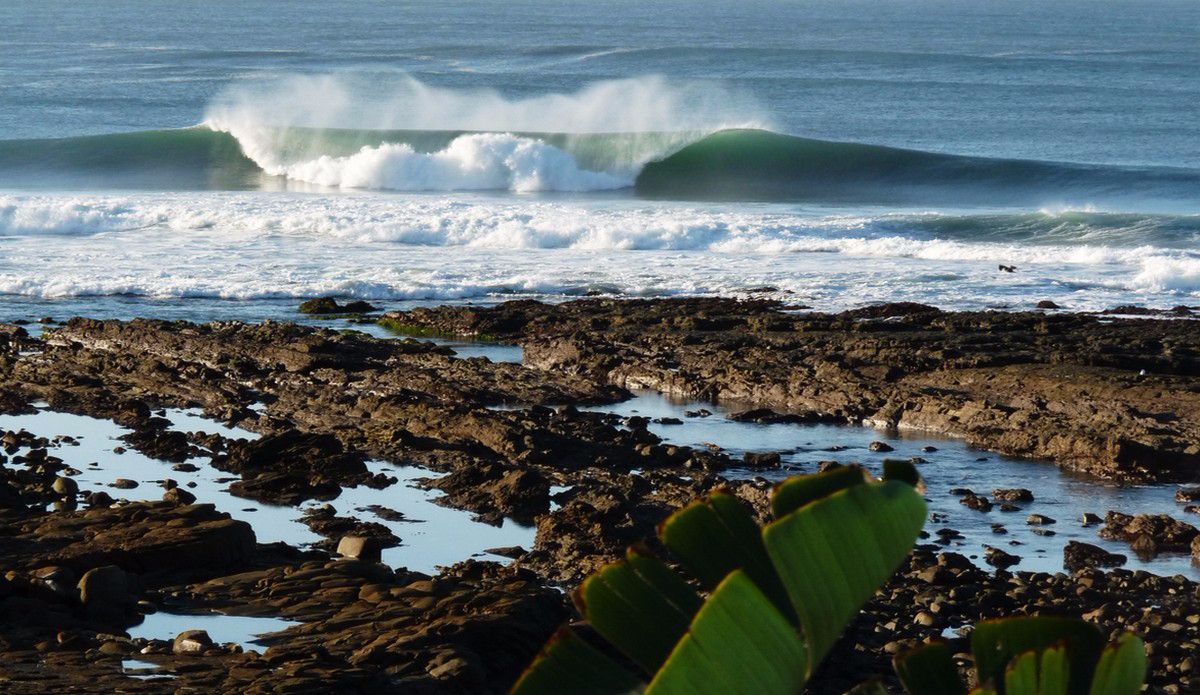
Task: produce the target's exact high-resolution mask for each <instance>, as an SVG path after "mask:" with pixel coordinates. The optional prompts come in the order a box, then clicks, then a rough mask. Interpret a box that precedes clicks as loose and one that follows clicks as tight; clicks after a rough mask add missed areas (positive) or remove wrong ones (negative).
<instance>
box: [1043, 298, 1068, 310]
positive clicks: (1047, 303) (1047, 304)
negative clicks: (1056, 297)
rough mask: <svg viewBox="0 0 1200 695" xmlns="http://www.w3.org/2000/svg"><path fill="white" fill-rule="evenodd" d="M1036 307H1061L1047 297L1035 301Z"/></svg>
mask: <svg viewBox="0 0 1200 695" xmlns="http://www.w3.org/2000/svg"><path fill="white" fill-rule="evenodd" d="M1037 308H1039V309H1061V308H1062V307H1060V306H1059V305H1057V304H1055V303H1054V302H1052V301H1050V300H1049V299H1043V300H1042V301H1040V302H1038V303H1037Z"/></svg>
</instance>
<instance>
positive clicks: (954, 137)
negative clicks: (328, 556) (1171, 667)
mask: <svg viewBox="0 0 1200 695" xmlns="http://www.w3.org/2000/svg"><path fill="white" fill-rule="evenodd" d="M618 4H619V5H621V6H620V8H619V9H620V10H621V11H619V12H613V13H601V12H600V11H599V10H598V9H594V8H593V9H580V8H576V10H577V11H574V10H573V11H572V13H566V12H563V13H559V12H555V11H552V10H551V7H552V6H551V5H550V4H546V3H537V2H534V3H532V5H531V7H536V9H537V11H538V12H540V13H542V15H543V20H544V21H541V22H539V23H520V22H513V21H511V19H512V17H509V16H504V17H502V16H501V15H499V14H497V13H498V12H499V10H498V9H496V8H491V7H490V6H486V5H480V4H476V3H465V4H464V5H463V6H462V7H457V8H450V9H447V8H439V7H434V6H433V5H432V4H431V5H428V6H427V5H425V4H424V3H417V4H416V5H415V6H414V8H412V10H411V12H409V13H408V14H407V15H404V16H400V15H398V14H397V12H396V11H394V10H392V9H391V8H390V7H389V6H388V5H387V4H386V3H382V2H380V3H375V2H367V3H363V5H362V7H361V8H359V9H360V11H361V12H360V14H359V15H358V16H356V17H344V16H340V15H335V13H332V11H331V10H330V9H329V8H327V7H325V6H323V5H320V4H319V3H307V2H305V3H301V5H302V6H303V7H301V8H299V9H301V10H303V11H302V12H298V13H296V16H291V15H288V16H281V17H279V18H278V19H277V22H276V23H274V24H272V25H270V26H267V25H263V24H262V23H261V22H257V23H248V24H245V25H241V24H236V23H235V28H234V29H233V30H231V31H226V30H225V28H226V27H224V26H223V27H220V28H219V27H216V26H214V25H211V24H206V23H200V24H197V25H195V26H196V27H197V28H196V30H195V31H193V32H190V33H189V32H185V31H182V29H181V28H180V27H179V26H178V24H177V23H174V22H166V21H159V20H156V19H155V17H156V16H158V15H157V14H156V12H157V10H155V9H154V8H153V6H152V4H151V3H149V2H148V1H144V0H137V1H135V2H132V3H130V5H129V6H128V7H124V8H123V9H121V8H118V9H114V10H113V11H112V14H111V15H106V16H104V17H103V18H100V19H97V18H96V17H94V16H91V17H89V16H88V15H87V13H86V12H85V11H83V10H78V11H73V12H68V13H67V15H66V16H65V17H64V18H62V21H60V22H58V23H55V24H53V25H52V24H50V23H48V22H46V21H45V20H44V18H41V17H39V16H37V15H36V14H35V13H34V12H33V11H32V10H31V9H29V8H24V9H23V8H20V7H5V8H3V9H0V19H2V20H7V21H8V22H9V25H11V26H22V27H24V28H25V34H23V35H22V36H23V37H24V38H22V39H20V40H18V41H16V42H14V43H13V45H12V46H11V47H10V48H11V50H8V51H6V57H5V58H4V61H5V63H6V64H5V65H4V66H3V67H5V68H6V69H5V70H4V71H0V88H4V91H5V94H6V100H5V103H4V105H3V106H0V319H4V320H8V319H15V318H31V317H36V316H41V315H55V316H59V317H66V316H68V315H74V314H85V315H95V316H117V317H129V316H136V315H161V316H165V317H171V318H190V319H207V318H243V319H249V320H254V319H259V318H288V317H290V316H291V315H292V311H293V309H294V305H295V304H296V303H298V301H301V300H303V299H305V298H310V297H315V296H323V295H328V294H333V295H338V296H343V297H354V298H362V299H370V300H376V301H381V302H391V303H392V305H395V306H411V305H414V304H420V303H437V302H446V301H452V302H467V301H469V302H485V303H486V302H495V301H501V300H504V299H509V298H515V297H532V298H537V299H543V300H548V301H560V300H563V299H568V298H574V297H579V296H595V295H600V296H636V297H649V296H675V295H714V294H716V295H733V296H751V295H753V296H771V297H776V298H780V299H783V300H785V301H787V302H789V303H791V304H793V305H796V306H806V307H812V308H814V309H818V310H837V309H845V308H853V307H857V306H862V305H864V304H869V303H874V302H881V301H919V302H925V303H929V304H934V305H937V306H941V307H944V308H948V309H953V308H960V309H967V308H969V309H979V308H994V309H1009V310H1015V309H1028V308H1031V307H1033V306H1034V305H1035V304H1036V303H1038V302H1039V301H1042V300H1050V301H1053V302H1055V303H1057V304H1059V305H1061V306H1064V307H1068V308H1071V309H1080V310H1100V309H1104V308H1110V307H1115V306H1122V305H1144V306H1153V307H1160V308H1170V307H1173V306H1176V305H1190V306H1196V305H1200V250H1198V249H1200V153H1198V152H1197V150H1196V148H1195V143H1196V142H1198V141H1200V132H1198V131H1200V124H1197V122H1196V119H1194V118H1190V119H1189V118H1187V117H1186V114H1187V113H1194V106H1193V105H1194V103H1196V101H1195V100H1196V98H1197V97H1198V96H1200V95H1198V94H1197V93H1196V92H1197V87H1196V85H1195V82H1194V80H1192V79H1189V75H1190V74H1191V70H1190V69H1189V67H1188V66H1189V65H1190V66H1192V67H1194V65H1195V64H1196V60H1198V59H1200V52H1198V50H1200V49H1197V45H1200V43H1197V42H1196V41H1193V39H1195V38H1198V37H1196V36H1195V33H1196V32H1195V31H1191V30H1189V29H1188V28H1187V27H1188V24H1187V22H1184V21H1180V17H1181V13H1182V15H1187V16H1190V15H1189V14H1188V13H1191V14H1195V13H1196V10H1195V9H1194V8H1193V7H1192V6H1190V5H1187V4H1182V3H1178V2H1173V1H1172V0H1158V1H1157V2H1153V3H1150V5H1148V6H1147V8H1148V9H1146V10H1145V11H1141V12H1136V13H1135V12H1132V10H1129V9H1128V8H1123V7H1122V6H1114V7H1112V8H1108V10H1106V11H1107V12H1108V13H1109V15H1106V16H1110V18H1111V16H1122V17H1125V20H1126V21H1125V22H1124V24H1123V25H1121V26H1122V31H1121V32H1120V33H1119V34H1113V33H1112V32H1114V31H1115V29H1114V25H1112V24H1110V23H1099V22H1093V23H1092V24H1088V22H1089V21H1092V20H1091V19H1090V17H1091V14H1090V13H1089V12H1090V11H1089V10H1088V5H1087V4H1086V3H1074V2H1065V3H1062V4H1061V5H1057V6H1056V7H1054V8H1044V7H1041V6H1040V5H1037V4H1035V3H1028V2H1024V1H1023V0H1013V2H1011V3H1006V4H1005V5H1004V7H1003V8H1000V9H998V10H996V12H994V13H992V14H986V13H981V12H980V11H979V10H978V9H975V8H969V7H960V6H958V5H947V4H945V3H940V2H935V1H934V0H921V1H912V2H906V3H901V4H902V5H903V6H904V7H903V10H904V12H900V11H899V9H895V10H880V9H879V8H874V10H873V12H872V13H865V12H864V8H863V7H860V6H858V5H856V4H855V3H851V4H849V5H841V4H839V5H837V6H835V5H833V4H822V3H818V4H817V5H816V6H814V7H812V8H809V12H808V13H807V14H804V15H803V16H802V15H800V14H797V13H798V12H799V9H798V8H795V7H790V6H776V5H774V4H770V5H767V4H755V3H751V5H748V6H747V7H748V8H750V9H752V10H753V11H746V12H742V13H737V12H732V11H730V10H720V9H716V8H706V9H705V10H703V11H700V10H695V9H691V10H689V12H688V13H685V14H686V16H687V17H688V18H687V19H682V20H680V22H679V24H678V25H677V26H674V27H672V28H670V29H665V30H663V29H662V28H661V27H660V30H658V31H649V30H648V28H647V27H646V26H645V25H644V24H645V21H646V19H647V18H646V17H644V16H642V10H640V9H637V8H636V7H635V6H634V5H629V6H625V5H622V4H620V3H618ZM689 7H690V6H689ZM680 9H682V8H680ZM229 11H230V12H231V13H233V14H235V15H237V14H238V13H247V16H246V19H247V22H249V20H250V18H251V10H248V9H238V8H230V10H229ZM305 12H307V13H308V14H307V15H305V14H304V13H305ZM730 12H732V14H730ZM123 13H124V14H123ZM139 13H141V14H140V15H139ZM447 13H449V14H450V15H453V16H452V17H449V19H448V18H447V16H446V14H447ZM714 13H715V14H714ZM134 16H138V22H139V26H141V27H143V28H144V30H145V32H146V33H147V36H145V37H139V38H138V39H137V40H134V39H124V38H120V37H121V36H123V34H122V33H120V32H117V33H115V34H110V35H108V36H109V38H108V39H106V40H100V39H101V37H102V35H103V32H104V31H106V30H108V31H116V27H118V26H119V25H120V23H121V22H122V21H125V22H130V21H133V17H134ZM255 16H257V15H255ZM300 16H308V17H310V18H320V20H321V22H323V23H325V24H326V25H327V26H329V27H332V29H331V31H333V34H330V35H342V36H349V35H353V36H356V37H357V38H356V39H355V40H353V41H322V40H321V38H320V35H318V34H315V33H314V32H315V31H317V30H316V29H315V28H314V26H313V25H310V24H307V23H304V22H302V21H300V19H299V17H300ZM681 16H683V15H681ZM1031 18H1036V19H1037V20H1038V22H1039V26H1042V27H1045V30H1044V31H1032V32H1031V31H1026V30H1025V29H1027V28H1028V22H1029V20H1030V19H1031ZM160 19H161V18H160ZM423 19H427V20H433V19H437V20H438V21H437V22H436V24H435V23H433V22H430V23H428V24H422V20H423ZM489 22H491V23H493V24H495V23H497V22H498V23H499V25H500V26H504V27H505V28H506V31H507V32H508V33H507V34H504V35H500V34H495V33H489V32H487V31H485V30H484V29H483V27H485V26H488V25H489ZM1080 22H1083V26H1084V28H1086V29H1088V31H1083V30H1082V29H1080V30H1072V31H1071V32H1065V31H1063V30H1062V29H1063V28H1064V27H1076V26H1079V23H1080ZM398 23H399V24H398ZM714 24H717V25H720V26H725V27H727V28H728V31H727V32H726V33H725V34H723V35H722V37H721V38H720V39H719V40H715V42H714V39H713V38H712V36H711V35H710V33H709V31H708V27H710V26H712V25H714ZM110 25H111V26H110ZM400 25H403V26H414V27H415V26H430V27H432V26H437V27H439V29H437V30H436V31H433V32H401V33H397V32H391V33H385V32H383V31H382V30H381V29H379V30H377V29H376V28H378V27H384V26H388V27H393V28H394V27H397V26H400ZM985 25H986V30H984V27H985ZM1191 26H1197V24H1192V25H1191ZM106 27H107V29H106ZM355 27H356V28H355ZM373 27H376V28H373ZM583 27H587V30H586V31H585V30H584V29H583ZM597 27H604V28H603V29H597ZM789 27H790V29H789ZM960 27H966V28H967V31H960V32H958V33H957V34H953V33H952V30H954V29H956V28H960ZM971 27H975V28H976V29H978V31H977V32H974V33H973V32H972V31H971V30H970V29H971ZM918 28H920V30H921V31H922V32H923V33H921V34H920V35H921V36H923V37H925V38H924V39H922V41H921V42H914V40H913V39H912V36H915V35H916V34H914V33H912V32H915V31H916V30H917V29H918ZM1056 28H1057V29H1058V30H1059V31H1058V32H1057V33H1055V32H1054V30H1055V29H1056ZM252 29H253V30H252ZM355 32H357V33H355ZM481 32H483V33H481ZM112 36H117V37H118V38H117V39H116V40H111V37H112ZM997 37H1003V38H997ZM1113 46H1119V48H1116V49H1114V48H1113ZM1001 265H1005V266H1015V267H1016V271H1015V272H1012V273H1006V272H1000V271H999V270H998V268H999V266H1001Z"/></svg>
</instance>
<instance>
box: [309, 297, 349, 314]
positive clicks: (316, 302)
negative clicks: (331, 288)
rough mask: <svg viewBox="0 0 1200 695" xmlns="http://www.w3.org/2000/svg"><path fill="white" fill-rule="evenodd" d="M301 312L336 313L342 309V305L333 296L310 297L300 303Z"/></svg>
mask: <svg viewBox="0 0 1200 695" xmlns="http://www.w3.org/2000/svg"><path fill="white" fill-rule="evenodd" d="M299 311H300V313H302V314H336V313H339V312H340V311H342V306H341V305H340V304H338V303H337V300H336V299H334V298H333V297H320V298H318V299H310V300H308V301H307V302H304V303H302V304H301V305H300V309H299Z"/></svg>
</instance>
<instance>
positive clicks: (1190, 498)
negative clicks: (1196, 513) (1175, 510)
mask: <svg viewBox="0 0 1200 695" xmlns="http://www.w3.org/2000/svg"><path fill="white" fill-rule="evenodd" d="M1175 501H1176V502H1200V487H1184V488H1180V489H1178V490H1176V491H1175Z"/></svg>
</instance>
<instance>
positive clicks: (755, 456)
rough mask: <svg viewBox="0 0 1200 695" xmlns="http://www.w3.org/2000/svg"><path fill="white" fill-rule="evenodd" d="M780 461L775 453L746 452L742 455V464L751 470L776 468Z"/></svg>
mask: <svg viewBox="0 0 1200 695" xmlns="http://www.w3.org/2000/svg"><path fill="white" fill-rule="evenodd" d="M781 460H782V459H781V457H780V456H779V454H778V453H776V452H765V453H753V452H749V451H747V452H746V453H745V454H743V455H742V463H744V464H746V465H747V466H750V467H751V468H778V467H779V464H780V461H781Z"/></svg>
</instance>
